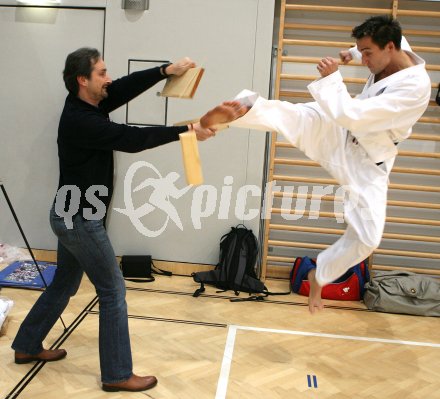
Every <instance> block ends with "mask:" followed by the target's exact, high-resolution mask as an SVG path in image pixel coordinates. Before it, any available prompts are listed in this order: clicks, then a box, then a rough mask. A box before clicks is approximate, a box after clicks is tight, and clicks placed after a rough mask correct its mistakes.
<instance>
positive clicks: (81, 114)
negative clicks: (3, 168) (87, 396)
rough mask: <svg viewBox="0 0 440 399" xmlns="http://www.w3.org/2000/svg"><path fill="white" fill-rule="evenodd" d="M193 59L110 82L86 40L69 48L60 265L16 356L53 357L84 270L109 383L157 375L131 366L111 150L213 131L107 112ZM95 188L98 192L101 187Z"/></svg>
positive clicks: (61, 150) (114, 386)
mask: <svg viewBox="0 0 440 399" xmlns="http://www.w3.org/2000/svg"><path fill="white" fill-rule="evenodd" d="M194 66H195V64H194V62H193V61H191V60H190V59H189V58H184V59H183V60H181V61H179V62H177V63H174V64H164V65H162V66H161V67H157V68H152V69H148V70H145V71H140V72H134V73H132V74H130V75H128V76H125V77H123V78H121V79H118V80H115V81H114V82H112V80H111V79H110V77H109V76H108V74H107V69H106V66H105V63H104V61H103V60H102V58H101V55H100V53H99V52H98V51H97V50H96V49H90V48H81V49H78V50H77V51H75V52H73V53H71V54H69V55H68V57H67V59H66V65H65V70H64V73H63V77H64V82H65V85H66V88H67V90H68V91H69V94H68V96H67V98H66V102H65V105H64V109H63V112H62V115H61V118H60V124H59V129H58V155H59V167H60V179H59V187H58V192H57V196H56V199H55V201H54V205H53V207H52V209H51V212H50V223H51V227H52V230H53V231H54V233H55V234H56V235H57V237H58V252H57V265H58V267H57V271H56V274H55V276H54V279H53V281H52V283H51V284H50V286H49V287H48V288H47V289H46V290H45V291H44V292H43V293H42V295H41V296H40V298H39V299H38V301H37V302H36V303H35V305H34V306H33V307H32V309H31V311H30V312H29V314H28V315H27V317H26V319H25V320H24V321H23V323H22V325H21V327H20V329H19V331H18V333H17V336H16V338H15V340H14V342H13V343H12V348H13V349H14V350H15V362H16V363H19V364H22V363H29V362H32V361H37V360H45V361H56V360H60V359H62V358H64V357H65V356H66V354H67V352H66V351H65V350H64V349H53V350H47V349H44V348H43V340H44V339H45V337H46V336H47V334H48V333H49V331H50V329H51V328H52V327H53V325H54V324H55V322H56V320H57V319H58V318H59V317H60V315H61V314H62V312H63V311H64V309H65V308H66V306H67V304H68V302H69V299H70V297H71V296H73V295H75V293H76V292H77V290H78V287H79V285H80V282H81V278H82V275H83V272H85V273H86V274H87V276H88V277H89V279H90V281H91V282H92V284H93V285H94V287H95V289H96V292H97V295H98V298H99V309H100V311H99V354H100V366H101V380H102V388H103V389H104V390H105V391H110V392H112V391H142V390H146V389H149V388H152V387H153V386H155V385H156V384H157V379H156V377H154V376H145V377H140V376H137V375H135V374H133V370H132V356H131V348H130V337H129V331H128V315H127V304H126V301H125V283H124V279H123V277H122V274H121V271H120V270H119V267H118V264H117V262H116V257H115V254H114V251H113V248H112V245H111V243H110V241H109V238H108V235H107V232H106V229H105V216H106V213H107V210H108V206H109V204H110V201H111V197H112V193H113V151H114V150H116V151H123V152H140V151H143V150H145V149H148V148H153V147H157V146H159V145H162V144H166V143H169V142H172V141H176V140H178V138H179V133H182V132H185V131H188V130H189V129H190V128H191V129H194V131H195V133H196V135H197V138H198V140H205V139H207V138H209V137H211V136H213V135H214V134H215V129H209V128H203V127H202V126H201V125H200V124H199V123H196V124H194V125H193V126H183V127H133V126H127V125H125V124H118V123H114V122H112V121H110V119H109V113H110V112H111V111H113V110H115V109H116V108H118V107H120V106H121V105H123V104H126V103H127V102H128V101H130V100H132V99H133V98H135V97H136V96H138V95H139V94H141V93H142V92H144V91H145V90H147V89H149V88H150V87H152V86H154V85H155V84H156V83H157V82H159V81H160V80H162V79H165V78H166V77H167V76H169V75H173V74H174V75H181V74H183V73H184V72H185V71H187V70H188V69H189V68H191V67H194ZM96 194H97V195H96Z"/></svg>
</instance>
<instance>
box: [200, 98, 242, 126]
mask: <svg viewBox="0 0 440 399" xmlns="http://www.w3.org/2000/svg"><path fill="white" fill-rule="evenodd" d="M248 111H249V108H248V107H246V106H245V105H241V104H240V103H239V102H238V101H225V102H224V103H223V104H221V105H217V107H215V108H213V109H211V110H210V111H208V112H207V113H206V114H205V115H203V116H202V117H201V118H200V124H201V125H202V127H204V128H208V127H211V126H215V125H219V124H222V123H229V122H232V121H234V120H235V119H238V118H240V117H241V116H243V115H244V114H245V113H246V112H248Z"/></svg>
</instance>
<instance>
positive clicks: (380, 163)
mask: <svg viewBox="0 0 440 399" xmlns="http://www.w3.org/2000/svg"><path fill="white" fill-rule="evenodd" d="M397 144H399V143H396V142H395V143H394V145H397ZM382 164H383V161H382V162H378V163H377V164H376V165H377V166H380V165H382Z"/></svg>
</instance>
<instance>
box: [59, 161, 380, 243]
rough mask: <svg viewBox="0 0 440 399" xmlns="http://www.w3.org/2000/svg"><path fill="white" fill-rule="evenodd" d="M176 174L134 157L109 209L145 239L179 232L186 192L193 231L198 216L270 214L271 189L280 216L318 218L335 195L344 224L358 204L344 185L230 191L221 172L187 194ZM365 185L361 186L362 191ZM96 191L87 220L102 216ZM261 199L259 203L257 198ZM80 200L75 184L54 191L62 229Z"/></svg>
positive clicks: (367, 216) (229, 180) (102, 190)
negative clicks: (156, 219) (157, 219)
mask: <svg viewBox="0 0 440 399" xmlns="http://www.w3.org/2000/svg"><path fill="white" fill-rule="evenodd" d="M139 176H143V177H145V176H148V177H147V178H144V180H142V181H141V182H140V183H138V184H136V183H134V182H135V181H140V179H139ZM179 178H180V175H179V174H178V173H177V172H170V173H168V174H167V175H166V176H162V175H161V173H160V172H159V170H158V169H157V168H156V167H155V166H154V165H152V164H151V163H149V162H146V161H137V162H135V163H133V164H132V165H131V166H130V167H129V169H128V170H127V173H126V175H125V177H124V191H123V198H124V206H125V208H113V209H114V210H115V211H116V212H119V213H121V214H123V215H125V216H127V217H128V218H129V219H130V221H131V223H132V224H133V226H134V227H135V228H136V230H137V231H138V232H139V233H140V234H142V235H144V236H145V237H158V236H159V235H160V234H162V233H163V232H164V231H165V230H166V228H167V226H168V224H169V223H173V224H174V225H175V226H177V228H179V229H180V230H181V231H184V228H185V226H184V224H183V222H182V219H181V215H179V211H178V209H177V208H176V206H175V205H174V204H175V202H176V201H177V200H179V199H180V198H182V197H184V196H186V195H191V196H192V197H191V201H190V203H191V206H190V209H185V213H187V212H188V211H189V213H190V220H191V224H192V226H193V228H194V229H198V230H199V229H202V228H203V220H204V219H206V218H209V217H212V216H213V215H214V214H216V217H217V218H218V219H219V220H227V219H230V218H231V217H232V214H233V215H234V216H235V217H236V218H237V219H239V220H243V221H249V220H253V219H255V218H261V219H265V218H270V217H271V210H272V209H273V208H274V205H273V203H274V193H278V195H277V197H279V198H277V201H278V204H277V206H279V207H278V208H277V209H278V212H279V214H280V216H281V217H282V218H283V219H285V220H299V219H301V218H308V219H318V218H319V215H320V211H321V206H322V199H323V197H324V196H332V197H333V198H334V199H333V201H332V204H331V205H332V208H333V213H334V215H335V216H336V220H337V222H338V223H343V222H344V216H343V215H344V212H349V211H351V210H352V209H354V208H355V207H359V205H360V202H359V199H358V197H357V196H356V193H353V192H352V191H351V190H349V188H348V187H344V186H333V185H328V186H294V185H289V186H284V187H283V186H278V185H277V184H276V182H270V183H268V184H266V187H265V188H264V191H263V190H262V189H261V188H260V187H258V186H256V185H243V186H241V187H239V188H238V189H236V190H235V191H234V178H233V176H225V177H224V179H223V186H222V187H221V188H217V187H215V186H213V185H209V184H205V185H200V186H197V187H195V188H194V190H193V191H192V192H191V189H192V188H193V187H192V186H187V185H184V186H183V187H181V188H179V187H178V181H179ZM367 189H368V188H365V189H364V192H365V190H367ZM234 193H235V194H234ZM97 195H98V196H100V197H102V196H107V195H108V189H107V187H105V186H99V185H95V186H91V187H89V188H88V189H87V191H86V192H85V193H84V197H85V199H86V201H87V202H88V203H89V204H90V205H92V206H93V208H84V209H83V214H82V216H83V218H84V219H86V220H100V219H102V218H104V216H105V212H106V207H105V205H104V203H103V202H102V201H101V200H100V199H99V197H98V196H97ZM134 195H135V196H136V198H139V197H141V198H142V199H143V200H144V202H143V203H142V204H141V205H138V206H135V202H134V201H133V196H134ZM250 197H254V199H256V201H255V200H254V201H253V203H254V204H255V203H258V204H261V203H262V204H263V206H262V209H261V210H260V209H259V208H251V207H250V206H248V202H249V198H250ZM67 198H69V208H68V209H65V204H66V199H67ZM262 198H263V201H261V200H262ZM80 201H81V191H80V189H79V188H78V187H77V186H71V185H66V186H63V187H61V188H60V189H59V190H58V193H57V197H56V202H55V211H56V213H57V214H58V215H59V216H60V217H63V218H64V221H65V225H66V228H67V229H72V228H73V217H74V216H75V215H76V214H77V213H78V210H79V205H80ZM137 202H139V201H137ZM361 202H362V201H361ZM327 203H328V201H327ZM327 207H328V205H327ZM152 212H160V213H161V214H162V215H163V217H162V219H161V220H162V222H161V225H160V226H154V227H153V226H149V225H148V220H149V219H148V215H149V214H151V213H152ZM181 212H182V211H181ZM360 214H361V216H362V218H363V219H364V220H371V218H372V214H371V212H370V210H369V209H368V208H366V207H365V208H362V209H361V212H360ZM186 220H188V218H186Z"/></svg>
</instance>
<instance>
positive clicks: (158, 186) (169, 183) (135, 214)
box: [114, 161, 191, 237]
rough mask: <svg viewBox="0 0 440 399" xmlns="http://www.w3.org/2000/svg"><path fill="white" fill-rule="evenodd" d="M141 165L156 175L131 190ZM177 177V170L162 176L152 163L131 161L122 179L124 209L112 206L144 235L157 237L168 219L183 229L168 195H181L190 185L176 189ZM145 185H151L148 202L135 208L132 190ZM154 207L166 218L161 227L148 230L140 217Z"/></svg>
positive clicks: (175, 197) (173, 196)
mask: <svg viewBox="0 0 440 399" xmlns="http://www.w3.org/2000/svg"><path fill="white" fill-rule="evenodd" d="M143 167H146V168H149V169H151V170H152V171H153V172H154V174H155V176H157V177H149V178H147V179H145V180H144V181H143V182H142V183H141V184H139V185H138V186H136V187H135V188H134V189H133V190H132V184H133V179H134V176H135V174H136V172H137V171H138V170H139V169H141V168H143ZM179 177H180V176H179V174H178V173H177V172H170V173H168V174H167V175H166V176H165V177H162V175H161V174H160V172H159V171H158V170H157V169H156V168H155V167H154V166H153V165H152V164H150V163H149V162H146V161H138V162H135V163H133V164H132V165H131V166H130V168H129V169H128V171H127V174H126V175H125V179H124V204H125V209H121V208H114V210H115V211H117V212H119V213H122V214H124V215H127V216H128V217H129V218H130V220H131V222H132V223H133V226H134V227H135V228H136V230H137V231H139V232H140V233H141V234H143V235H144V236H146V237H157V236H159V235H160V234H162V232H163V231H164V230H165V229H166V227H167V225H168V221H169V220H170V219H171V220H172V221H173V222H174V224H175V225H176V226H177V227H178V228H179V229H180V230H182V231H183V225H182V221H181V220H180V217H179V215H178V213H177V209H176V207H175V206H174V205H173V204H172V203H171V201H170V197H171V198H174V199H178V198H180V197H182V196H183V195H184V194H185V193H186V192H187V191H188V190H189V189H191V186H186V187H184V188H183V189H178V188H177V187H176V185H175V183H176V181H177V180H178V178H179ZM146 187H151V188H152V189H153V192H152V193H151V194H150V197H149V199H148V202H146V203H145V204H143V205H141V206H140V207H138V208H136V209H135V208H134V204H133V198H132V192H133V193H135V192H138V191H140V190H142V189H144V188H146ZM155 209H159V210H161V211H163V212H164V213H165V214H166V219H165V221H164V223H163V225H162V227H160V228H159V229H158V230H150V229H148V228H147V227H145V226H144V224H143V223H142V222H141V220H140V219H141V218H142V217H143V216H146V215H148V214H149V213H151V212H153V211H154V210H155Z"/></svg>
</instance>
